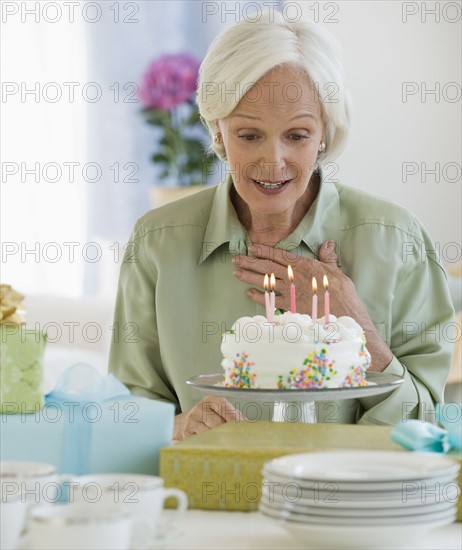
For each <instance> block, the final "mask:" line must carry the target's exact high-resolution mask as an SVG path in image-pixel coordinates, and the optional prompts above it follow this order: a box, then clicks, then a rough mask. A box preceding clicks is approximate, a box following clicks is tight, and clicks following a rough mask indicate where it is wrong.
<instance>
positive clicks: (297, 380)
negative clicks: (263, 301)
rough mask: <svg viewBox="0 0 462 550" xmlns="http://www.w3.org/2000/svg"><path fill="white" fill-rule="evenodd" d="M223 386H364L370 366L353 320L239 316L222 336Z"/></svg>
mask: <svg viewBox="0 0 462 550" xmlns="http://www.w3.org/2000/svg"><path fill="white" fill-rule="evenodd" d="M221 352H222V354H223V361H222V363H221V365H222V367H223V369H224V371H225V386H227V387H235V388H265V389H281V390H288V389H308V388H339V387H358V386H366V385H367V382H366V380H365V372H366V370H367V368H368V367H369V365H370V360H371V357H370V354H369V352H368V351H367V348H366V339H365V336H364V331H363V329H362V328H361V327H360V326H359V325H358V323H357V322H356V321H355V320H354V319H352V318H351V317H339V318H338V319H337V317H335V316H334V315H330V317H329V323H327V324H325V323H324V318H321V319H318V320H317V322H313V320H312V318H311V317H310V316H309V315H304V314H300V313H290V312H286V313H283V314H282V315H277V316H276V317H275V322H274V323H269V322H268V320H267V318H266V317H263V316H260V315H257V316H255V317H241V318H240V319H238V320H237V321H236V322H235V323H234V325H233V326H232V328H231V330H229V331H227V332H225V333H224V334H223V336H222V342H221Z"/></svg>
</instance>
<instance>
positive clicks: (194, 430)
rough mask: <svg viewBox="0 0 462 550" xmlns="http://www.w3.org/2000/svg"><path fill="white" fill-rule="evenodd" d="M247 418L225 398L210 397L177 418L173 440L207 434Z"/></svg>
mask: <svg viewBox="0 0 462 550" xmlns="http://www.w3.org/2000/svg"><path fill="white" fill-rule="evenodd" d="M242 420H245V417H244V416H243V415H242V414H241V413H240V411H238V410H237V409H236V408H234V407H233V406H232V405H231V403H229V402H228V401H226V399H224V398H223V397H212V396H210V395H208V396H207V397H205V398H204V399H202V401H200V402H199V403H198V404H197V405H195V406H194V407H193V408H192V409H191V410H189V411H188V412H185V413H181V414H178V415H177V416H175V428H174V432H173V439H174V440H176V441H178V440H182V439H186V438H187V437H189V436H191V435H194V434H199V433H202V432H206V431H207V430H211V429H212V428H216V427H217V426H219V425H220V424H225V423H226V422H240V421H242Z"/></svg>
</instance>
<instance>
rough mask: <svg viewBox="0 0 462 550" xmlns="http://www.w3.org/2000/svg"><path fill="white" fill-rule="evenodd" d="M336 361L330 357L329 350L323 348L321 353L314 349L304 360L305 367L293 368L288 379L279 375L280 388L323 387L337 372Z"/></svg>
mask: <svg viewBox="0 0 462 550" xmlns="http://www.w3.org/2000/svg"><path fill="white" fill-rule="evenodd" d="M334 363H335V361H334V360H333V359H329V357H328V355H327V350H325V349H321V351H320V352H319V353H316V352H314V351H313V352H312V353H310V354H309V355H308V357H307V358H306V359H305V360H304V361H303V365H305V368H302V369H300V370H297V369H293V370H291V371H290V372H289V376H287V377H286V379H284V377H283V376H282V375H280V376H279V377H278V388H279V389H280V390H287V389H290V388H298V389H307V388H322V386H323V382H324V381H325V380H330V379H331V377H333V376H336V374H337V371H336V370H335V369H334Z"/></svg>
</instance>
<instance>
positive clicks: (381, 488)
mask: <svg viewBox="0 0 462 550" xmlns="http://www.w3.org/2000/svg"><path fill="white" fill-rule="evenodd" d="M261 473H262V475H263V476H264V481H265V482H266V483H267V484H268V486H271V487H273V486H274V487H281V486H282V487H289V486H293V488H294V492H295V491H296V489H297V488H298V487H299V488H300V489H301V490H308V491H310V490H311V491H318V492H319V493H328V494H330V493H332V492H335V493H338V492H342V493H351V497H352V498H354V497H355V496H359V497H360V498H364V496H365V495H363V493H368V492H390V491H394V492H396V491H400V492H401V491H406V492H408V493H410V492H412V491H419V490H426V491H427V493H429V492H430V490H431V488H434V489H435V488H436V487H437V486H438V485H435V484H439V487H440V489H446V488H447V487H449V486H450V485H456V481H457V475H454V474H449V475H443V476H436V477H431V478H428V477H427V478H422V479H414V480H412V481H407V480H406V481H383V482H380V481H378V482H367V481H362V482H359V483H348V482H343V481H319V480H314V479H312V480H308V479H298V478H295V477H284V476H279V475H276V474H273V473H272V472H269V471H268V470H267V469H265V468H263V470H262V472H261ZM443 486H444V487H443ZM366 496H367V495H366Z"/></svg>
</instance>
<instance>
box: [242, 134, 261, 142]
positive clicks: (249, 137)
mask: <svg viewBox="0 0 462 550" xmlns="http://www.w3.org/2000/svg"><path fill="white" fill-rule="evenodd" d="M239 138H240V139H242V140H244V141H255V139H256V138H257V136H256V135H255V134H244V135H242V136H239Z"/></svg>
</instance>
